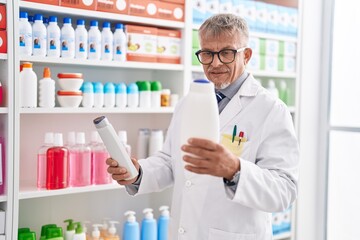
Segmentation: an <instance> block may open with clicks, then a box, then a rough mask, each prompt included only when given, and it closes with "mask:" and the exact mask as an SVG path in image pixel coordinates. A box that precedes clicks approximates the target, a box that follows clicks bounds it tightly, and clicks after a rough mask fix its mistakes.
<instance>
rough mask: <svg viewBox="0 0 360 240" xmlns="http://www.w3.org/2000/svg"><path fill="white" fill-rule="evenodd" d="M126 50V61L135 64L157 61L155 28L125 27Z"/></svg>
mask: <svg viewBox="0 0 360 240" xmlns="http://www.w3.org/2000/svg"><path fill="white" fill-rule="evenodd" d="M125 29H126V36H127V38H128V49H127V53H126V59H127V60H128V61H137V62H156V61H157V31H158V29H157V28H154V27H144V26H136V25H126V28H125Z"/></svg>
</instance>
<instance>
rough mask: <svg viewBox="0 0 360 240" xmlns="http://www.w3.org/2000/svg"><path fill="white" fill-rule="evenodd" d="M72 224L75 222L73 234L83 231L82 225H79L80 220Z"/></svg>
mask: <svg viewBox="0 0 360 240" xmlns="http://www.w3.org/2000/svg"><path fill="white" fill-rule="evenodd" d="M74 224H76V228H75V234H80V233H83V232H84V229H83V227H82V225H81V223H80V222H76V223H74Z"/></svg>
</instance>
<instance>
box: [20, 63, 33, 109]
mask: <svg viewBox="0 0 360 240" xmlns="http://www.w3.org/2000/svg"><path fill="white" fill-rule="evenodd" d="M22 66H23V70H22V71H21V72H20V77H19V81H20V107H23V108H35V107H36V106H37V76H36V74H35V72H34V71H33V68H32V63H29V62H25V63H23V65H22Z"/></svg>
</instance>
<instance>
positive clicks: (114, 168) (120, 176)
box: [106, 158, 140, 185]
mask: <svg viewBox="0 0 360 240" xmlns="http://www.w3.org/2000/svg"><path fill="white" fill-rule="evenodd" d="M131 161H132V162H133V164H134V166H135V168H136V169H137V171H138V172H139V169H140V165H139V163H138V161H137V160H136V159H135V158H131ZM106 164H107V165H109V167H108V169H107V171H108V173H110V174H111V176H112V178H113V179H114V180H115V181H117V182H118V183H119V184H120V185H130V184H132V183H134V182H135V181H136V179H137V178H138V176H136V177H134V178H132V179H129V180H125V179H127V178H128V177H130V173H128V172H127V170H126V168H124V167H122V166H119V165H118V162H117V161H116V160H114V159H112V158H108V159H106Z"/></svg>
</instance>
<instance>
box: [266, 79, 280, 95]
mask: <svg viewBox="0 0 360 240" xmlns="http://www.w3.org/2000/svg"><path fill="white" fill-rule="evenodd" d="M266 89H267V90H268V91H269V92H270V93H271V94H272V95H274V96H275V97H277V98H278V97H279V90H278V89H277V88H276V86H275V81H274V80H272V79H270V80H269V81H268V85H267V88H266Z"/></svg>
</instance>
